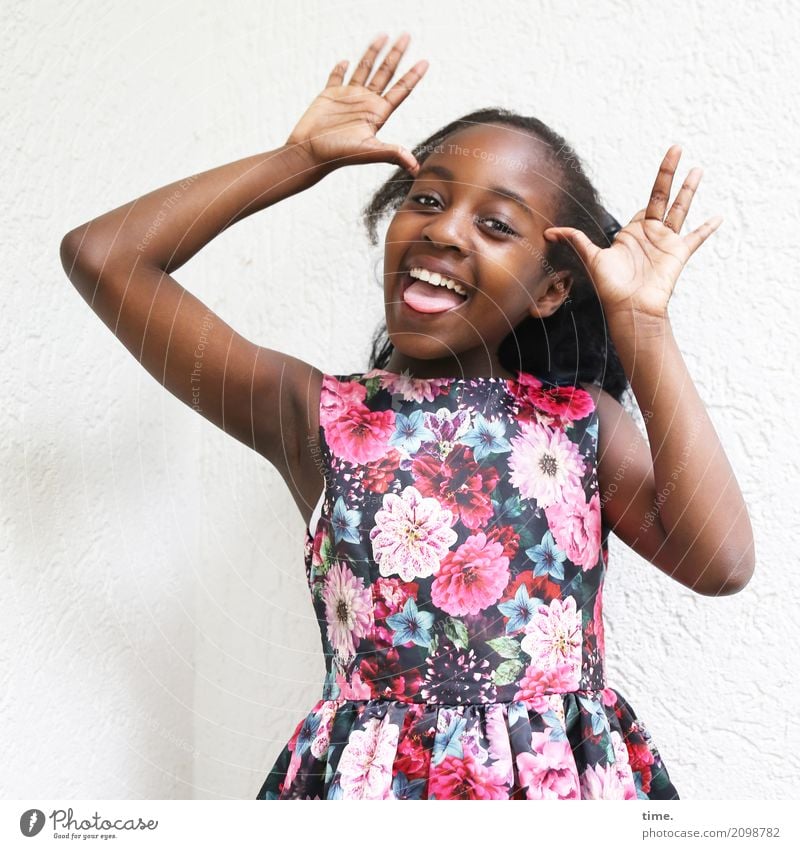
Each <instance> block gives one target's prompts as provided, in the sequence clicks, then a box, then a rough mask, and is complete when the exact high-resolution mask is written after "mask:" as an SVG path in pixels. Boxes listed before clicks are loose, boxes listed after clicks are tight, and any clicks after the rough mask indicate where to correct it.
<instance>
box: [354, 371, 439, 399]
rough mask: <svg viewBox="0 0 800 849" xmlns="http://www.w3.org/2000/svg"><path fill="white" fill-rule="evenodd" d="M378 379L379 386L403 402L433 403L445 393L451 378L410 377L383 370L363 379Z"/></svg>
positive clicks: (367, 373) (373, 372)
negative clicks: (398, 396)
mask: <svg viewBox="0 0 800 849" xmlns="http://www.w3.org/2000/svg"><path fill="white" fill-rule="evenodd" d="M371 377H379V378H380V380H381V386H382V387H384V388H385V389H388V390H389V392H391V393H392V394H393V395H400V396H402V398H403V400H404V401H417V402H420V401H433V399H434V398H436V396H437V395H443V394H445V393H446V392H447V387H448V386H449V385H450V382H451V380H452V378H449V377H431V378H424V377H411V376H409V375H408V374H394V373H393V372H389V371H385V370H384V369H379V368H376V369H372V371H368V372H366V373H365V374H364V378H365V379H368V378H371Z"/></svg>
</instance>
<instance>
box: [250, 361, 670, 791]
mask: <svg viewBox="0 0 800 849" xmlns="http://www.w3.org/2000/svg"><path fill="white" fill-rule="evenodd" d="M597 429H598V417H597V413H596V410H595V406H594V401H593V398H592V396H591V395H590V394H589V393H588V392H586V390H584V389H582V388H579V387H575V386H573V385H572V384H567V385H564V384H563V383H551V382H545V381H542V380H540V379H539V378H537V377H535V376H534V375H532V374H528V373H526V372H517V376H516V379H514V380H511V379H506V378H494V377H488V378H487V377H483V378H467V379H454V378H441V379H426V380H422V379H414V378H410V377H408V376H406V375H398V374H395V373H392V372H389V371H386V370H383V369H373V370H372V371H370V372H367V373H363V374H362V373H358V374H350V375H328V374H325V375H324V376H323V385H322V392H321V397H320V428H319V432H320V433H319V435H320V462H321V464H322V471H323V472H324V475H325V489H324V493H323V495H324V501H323V502H322V506H321V510H320V514H319V521H318V522H317V524H316V527H315V528H313V529H312V531H313V536H312V532H307V534H306V543H305V567H306V576H307V579H308V586H309V589H310V591H311V598H312V603H313V606H314V610H315V612H316V616H317V619H318V621H319V626H320V631H321V636H322V647H323V651H324V654H325V662H326V669H327V675H326V679H325V682H324V685H323V690H322V696H321V698H320V699H319V701H318V702H317V703H316V704H315V705H314V706H313V708H312V709H311V711H310V712H309V713H308V714H307V715H306V716H305V717H303V718H302V719H301V720H300V721H299V722H298V724H297V726H296V728H295V730H294V733H293V734H292V736H291V738H290V740H289V741H288V743H287V744H286V746H285V747H284V749H283V751H282V752H281V753H280V755H279V756H278V758H277V761H276V762H275V764H274V766H273V767H272V769H271V771H270V772H269V774H268V776H267V778H266V780H265V781H264V784H263V786H262V788H261V790H260V792H259V794H258V796H257V798H258V799H520V800H522V799H631V800H635V799H678V798H679V796H678V793H677V791H676V790H675V787H674V786H673V785H672V783H671V781H670V778H669V775H668V773H667V770H666V768H665V766H664V764H663V763H662V760H661V757H660V755H659V753H658V750H657V749H656V746H655V744H654V743H653V740H652V739H651V737H650V734H649V732H648V730H647V728H646V727H645V725H644V724H643V723H642V721H641V719H639V718H638V717H637V716H636V714H635V713H634V711H633V708H632V707H631V706H630V705H629V704H628V702H627V701H626V700H625V698H623V696H622V695H621V694H620V692H619V691H617V690H616V689H614V688H612V687H609V686H607V685H606V679H605V670H604V654H605V646H604V639H603V609H602V604H603V602H602V599H603V578H604V575H605V570H606V566H607V562H608V530H607V528H606V527H605V526H604V525H603V523H602V517H601V510H600V496H599V493H598V481H597V467H596V449H597Z"/></svg>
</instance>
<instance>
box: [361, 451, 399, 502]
mask: <svg viewBox="0 0 800 849" xmlns="http://www.w3.org/2000/svg"><path fill="white" fill-rule="evenodd" d="M400 460H401V456H400V452H399V451H398V450H397V449H396V448H390V449H389V450H388V452H387V453H386V456H385V457H379V458H378V459H377V460H373V461H372V462H371V463H367V464H366V466H365V468H364V475H363V477H362V483H363V484H364V489H366V490H368V491H369V492H378V493H384V492H386V491H387V490H388V489H389V484H390V483H391V482H392V481H393V480H394V477H395V475H394V473H395V472H396V471H397V469H398V468H400Z"/></svg>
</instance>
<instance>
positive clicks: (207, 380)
mask: <svg viewBox="0 0 800 849" xmlns="http://www.w3.org/2000/svg"><path fill="white" fill-rule="evenodd" d="M329 170H330V167H326V166H321V165H318V164H316V163H314V162H312V161H311V160H310V159H309V157H308V154H307V153H306V151H305V150H304V149H303V148H302V147H299V146H296V145H293V144H288V143H287V144H285V145H283V146H282V147H279V148H277V149H276V150H272V151H269V152H267V153H263V154H259V155H257V156H251V157H248V158H247V159H242V160H239V161H237V162H233V163H230V164H228V165H223V166H221V167H219V168H214V169H212V170H210V171H205V172H203V173H201V174H195V175H192V176H189V177H186V178H185V179H183V180H179V181H177V182H175V183H171V184H169V185H167V186H164V187H163V188H160V189H156V190H155V191H153V192H150V193H149V194H146V195H144V196H143V197H141V198H138V199H136V200H134V201H131V202H130V203H128V204H125V205H124V206H121V207H118V208H117V209H114V210H112V211H111V212H108V213H106V214H105V215H102V216H100V217H99V218H95V219H93V220H92V221H89V222H88V223H87V224H84V225H82V226H80V227H77V228H75V229H74V230H71V231H70V232H69V233H67V235H66V236H64V238H63V240H62V242H61V260H62V263H63V265H64V269H65V271H66V272H67V275H68V276H69V279H70V280H71V281H72V283H73V285H74V286H75V288H76V289H77V290H78V292H79V293H80V295H81V296H82V297H83V299H84V300H85V301H86V302H87V303H88V304H89V306H90V307H91V308H92V309H93V310H94V312H95V313H96V314H97V315H98V316H99V317H100V319H101V320H102V321H103V323H104V324H105V325H106V326H107V327H108V328H109V329H110V330H111V331H112V332H113V333H114V335H115V336H116V337H117V338H118V339H119V340H120V342H122V344H123V345H124V346H125V347H126V348H127V349H128V351H130V353H131V354H133V356H135V357H136V359H137V360H139V362H140V363H141V364H142V365H143V366H144V368H145V369H147V371H148V372H149V373H150V374H151V375H152V376H153V377H154V378H155V379H156V380H157V381H158V382H159V383H161V384H163V385H164V386H165V387H166V388H167V389H168V390H169V391H170V392H171V393H172V394H173V395H175V396H176V397H177V398H179V399H180V400H181V401H183V402H184V403H186V404H188V405H189V406H190V407H191V408H192V409H194V410H196V411H197V412H199V413H201V414H202V415H203V416H205V417H206V418H207V419H209V421H212V422H213V423H214V424H216V425H217V426H218V427H220V428H222V429H223V430H224V431H225V432H226V433H229V434H230V435H232V436H234V437H236V438H237V439H239V440H240V441H242V442H244V443H245V444H247V445H249V446H250V447H252V448H253V449H255V450H256V451H258V452H259V453H261V454H263V455H264V456H265V457H266V458H267V459H268V460H269V461H270V462H272V463H273V464H275V465H276V466H278V467H282V466H284V465H285V464H286V462H287V457H291V456H292V454H293V453H295V454H296V452H297V450H298V446H297V445H296V444H289V445H286V444H285V440H286V439H287V438H294V437H293V436H291V435H292V434H294V433H296V431H297V428H296V427H293V424H294V422H295V419H298V418H299V415H300V410H299V409H298V407H297V397H296V394H295V393H294V392H293V391H289V389H290V387H296V386H300V385H302V384H303V383H304V382H305V383H307V382H308V379H309V372H310V369H311V367H310V366H308V364H306V363H303V362H302V361H300V360H297V359H295V358H294V357H289V356H287V355H285V354H282V353H280V352H279V351H274V350H271V349H268V348H262V347H260V346H258V345H256V344H254V343H252V342H250V341H248V340H247V339H245V338H244V337H242V336H241V335H239V334H238V333H236V331H234V330H233V329H232V328H231V327H230V326H229V325H227V324H226V323H225V322H224V321H223V320H222V319H221V318H220V317H219V316H218V315H215V314H214V313H213V312H212V311H211V310H210V309H209V308H208V307H207V306H206V305H205V304H204V303H203V302H202V301H200V300H199V299H198V298H196V297H195V296H194V295H192V294H191V293H190V292H188V291H187V290H186V289H184V288H183V286H181V285H180V284H179V283H178V282H177V281H176V280H175V279H174V278H173V277H171V276H170V272H172V271H174V270H175V269H177V268H179V267H180V266H181V265H183V264H184V263H185V262H187V261H188V260H189V259H190V258H191V257H192V256H194V254H195V253H197V252H198V251H199V250H200V249H201V248H202V247H203V246H204V245H206V244H207V243H208V242H209V241H211V240H212V239H213V238H214V237H215V236H217V235H218V234H219V233H221V232H222V231H223V230H224V229H226V228H227V227H228V226H230V225H231V224H232V223H234V222H235V221H239V220H241V219H242V218H245V217H246V216H248V215H251V214H252V213H254V212H256V211H258V210H260V209H263V208H264V207H266V206H269V205H271V204H273V203H276V202H277V201H279V200H282V199H283V198H285V197H288V196H289V195H291V194H294V193H296V192H299V191H301V190H302V189H305V188H308V187H309V186H311V185H313V184H314V183H316V182H317V181H318V180H320V179H321V178H322V177H323V176H324V175H325V174H326V173H327V172H328V171H329ZM278 412H280V415H278Z"/></svg>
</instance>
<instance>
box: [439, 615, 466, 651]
mask: <svg viewBox="0 0 800 849" xmlns="http://www.w3.org/2000/svg"><path fill="white" fill-rule="evenodd" d="M444 633H445V634H446V636H447V638H448V639H449V640H450V641H451V642H452V643H453V645H455V646H457V647H458V648H460V649H466V648H467V646H468V645H469V632H468V631H467V626H466V625H465V624H464V623H463V622H462V621H461V620H460V619H453V618H452V617H449V618H448V619H447V620H446V621H445V623H444Z"/></svg>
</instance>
